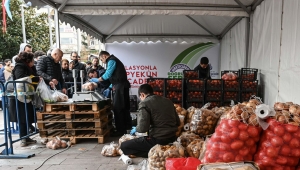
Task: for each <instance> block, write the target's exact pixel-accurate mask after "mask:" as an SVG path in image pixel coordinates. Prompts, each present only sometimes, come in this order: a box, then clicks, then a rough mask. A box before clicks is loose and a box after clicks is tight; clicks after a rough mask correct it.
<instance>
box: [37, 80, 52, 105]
mask: <svg viewBox="0 0 300 170" xmlns="http://www.w3.org/2000/svg"><path fill="white" fill-rule="evenodd" d="M36 92H37V93H38V94H39V95H40V96H41V98H42V99H43V101H44V102H46V103H54V102H56V99H55V98H54V97H52V92H51V90H50V89H49V87H48V86H47V85H46V83H45V81H44V79H42V80H41V81H40V83H39V84H38V86H37V88H36Z"/></svg>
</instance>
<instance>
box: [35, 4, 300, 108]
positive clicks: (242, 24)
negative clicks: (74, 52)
mask: <svg viewBox="0 0 300 170" xmlns="http://www.w3.org/2000/svg"><path fill="white" fill-rule="evenodd" d="M30 1H31V2H32V3H33V5H39V6H41V5H45V4H47V5H50V6H52V7H54V8H56V9H57V13H58V17H59V18H60V20H61V21H64V22H67V23H70V24H71V25H73V26H75V27H77V28H80V29H82V30H83V31H85V32H87V33H88V34H90V35H92V36H95V37H97V38H99V39H101V41H102V42H103V43H111V42H141V41H143V42H148V41H153V42H156V41H162V42H166V41H169V42H177V43H181V42H187V43H200V42H209V41H210V42H220V44H221V58H220V60H221V62H220V63H221V65H220V70H225V69H231V70H236V69H238V68H241V67H251V68H258V69H259V70H260V74H259V81H260V84H261V90H262V92H263V93H262V97H263V100H264V101H265V103H267V104H274V102H275V101H293V102H296V103H298V104H300V97H299V95H297V94H300V90H299V88H297V85H298V84H299V83H300V78H298V76H299V72H300V70H299V65H300V56H299V54H300V51H299V50H300V48H297V46H296V45H297V44H298V43H297V42H298V40H299V38H298V36H299V35H300V34H297V30H299V23H300V22H299V21H298V20H299V18H300V12H299V11H300V10H299V9H300V3H299V0H264V1H263V0H186V1H181V0H172V1H171V0H143V1H142V0H30ZM258 5H259V6H258Z"/></svg>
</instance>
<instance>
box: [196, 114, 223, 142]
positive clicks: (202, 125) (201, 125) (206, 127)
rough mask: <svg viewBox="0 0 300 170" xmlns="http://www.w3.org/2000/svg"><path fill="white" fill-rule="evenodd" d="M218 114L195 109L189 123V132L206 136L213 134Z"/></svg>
mask: <svg viewBox="0 0 300 170" xmlns="http://www.w3.org/2000/svg"><path fill="white" fill-rule="evenodd" d="M219 117H220V114H216V113H215V112H213V111H211V110H208V109H196V110H195V113H194V115H193V116H192V121H191V123H190V130H191V132H193V133H195V134H197V135H200V136H203V137H204V136H206V135H210V134H212V133H213V132H214V129H215V126H216V124H217V122H218V120H219Z"/></svg>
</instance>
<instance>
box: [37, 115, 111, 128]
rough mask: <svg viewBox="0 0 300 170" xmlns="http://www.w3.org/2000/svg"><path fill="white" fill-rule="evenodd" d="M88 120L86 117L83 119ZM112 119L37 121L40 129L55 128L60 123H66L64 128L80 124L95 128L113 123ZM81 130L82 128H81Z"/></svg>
mask: <svg viewBox="0 0 300 170" xmlns="http://www.w3.org/2000/svg"><path fill="white" fill-rule="evenodd" d="M103 117H104V116H103ZM83 120H86V119H83ZM111 123H112V119H111V118H110V119H108V118H107V117H104V118H103V119H101V118H100V119H93V118H90V119H88V121H82V119H74V120H66V119H61V121H47V120H46V121H37V125H38V128H39V129H40V130H53V128H52V127H55V126H58V125H64V127H63V128H62V129H63V130H64V129H76V128H77V127H79V126H89V127H91V126H93V127H95V128H103V127H104V126H105V125H111ZM79 130H80V129H79Z"/></svg>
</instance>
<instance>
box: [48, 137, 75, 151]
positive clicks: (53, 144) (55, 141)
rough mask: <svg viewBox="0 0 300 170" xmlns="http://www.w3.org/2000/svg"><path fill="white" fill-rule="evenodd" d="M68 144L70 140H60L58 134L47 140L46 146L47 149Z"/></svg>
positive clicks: (54, 148)
mask: <svg viewBox="0 0 300 170" xmlns="http://www.w3.org/2000/svg"><path fill="white" fill-rule="evenodd" d="M67 146H70V142H66V141H64V140H60V138H59V137H58V136H56V137H54V138H53V139H52V140H51V141H49V142H47V144H46V147H47V148H48V149H53V150H56V149H58V148H66V147H67Z"/></svg>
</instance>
